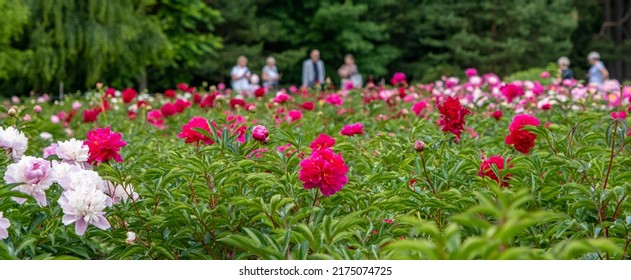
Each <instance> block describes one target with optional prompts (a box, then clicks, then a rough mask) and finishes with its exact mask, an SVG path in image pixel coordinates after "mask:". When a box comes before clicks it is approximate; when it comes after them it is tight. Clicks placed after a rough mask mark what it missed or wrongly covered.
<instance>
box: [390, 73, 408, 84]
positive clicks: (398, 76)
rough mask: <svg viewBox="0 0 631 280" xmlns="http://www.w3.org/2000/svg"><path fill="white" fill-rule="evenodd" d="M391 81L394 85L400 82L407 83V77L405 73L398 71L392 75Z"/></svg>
mask: <svg viewBox="0 0 631 280" xmlns="http://www.w3.org/2000/svg"><path fill="white" fill-rule="evenodd" d="M390 83H391V84H392V85H393V86H397V85H399V84H407V83H408V82H407V79H406V77H405V73H402V72H397V73H394V75H392V79H390Z"/></svg>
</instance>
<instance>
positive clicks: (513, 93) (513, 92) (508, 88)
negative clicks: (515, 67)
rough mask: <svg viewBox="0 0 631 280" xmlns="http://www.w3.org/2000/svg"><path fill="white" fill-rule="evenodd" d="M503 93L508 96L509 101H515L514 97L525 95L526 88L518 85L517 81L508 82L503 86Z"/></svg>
mask: <svg viewBox="0 0 631 280" xmlns="http://www.w3.org/2000/svg"><path fill="white" fill-rule="evenodd" d="M500 90H501V91H502V95H504V97H506V99H507V100H508V102H513V99H515V98H517V97H520V96H522V95H524V89H523V88H522V87H520V86H517V85H516V84H515V83H512V84H507V85H505V86H503V87H502V88H501V89H500Z"/></svg>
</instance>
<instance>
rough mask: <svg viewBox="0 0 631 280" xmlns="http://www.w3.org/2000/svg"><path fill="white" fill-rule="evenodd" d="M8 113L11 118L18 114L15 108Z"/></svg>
mask: <svg viewBox="0 0 631 280" xmlns="http://www.w3.org/2000/svg"><path fill="white" fill-rule="evenodd" d="M8 113H9V116H15V114H16V111H15V108H13V107H11V109H9V111H8Z"/></svg>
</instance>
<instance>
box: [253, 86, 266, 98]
mask: <svg viewBox="0 0 631 280" xmlns="http://www.w3.org/2000/svg"><path fill="white" fill-rule="evenodd" d="M264 95H265V88H264V87H259V88H257V89H256V90H255V91H254V96H256V97H263V96H264Z"/></svg>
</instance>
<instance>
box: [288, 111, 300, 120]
mask: <svg viewBox="0 0 631 280" xmlns="http://www.w3.org/2000/svg"><path fill="white" fill-rule="evenodd" d="M287 117H288V119H287V120H288V121H289V122H292V123H293V122H295V121H297V120H300V119H302V112H301V111H298V110H290V111H289V112H287Z"/></svg>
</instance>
